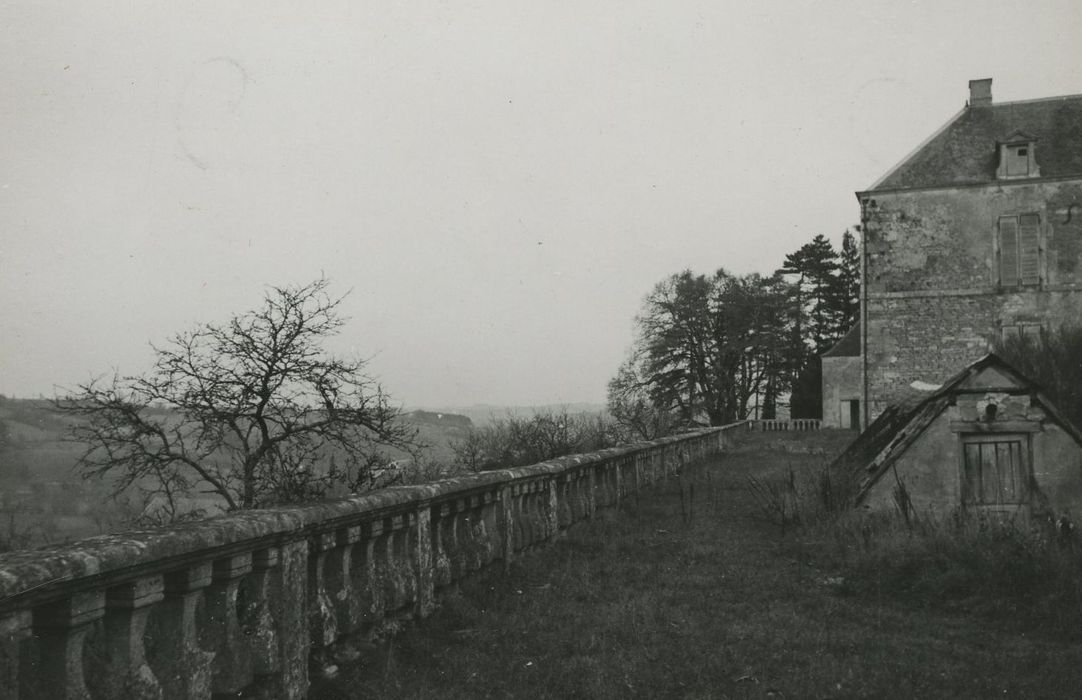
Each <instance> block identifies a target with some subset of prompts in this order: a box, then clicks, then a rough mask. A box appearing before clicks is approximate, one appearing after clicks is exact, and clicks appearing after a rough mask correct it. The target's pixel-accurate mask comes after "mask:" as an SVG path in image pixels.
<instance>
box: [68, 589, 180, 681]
mask: <svg viewBox="0 0 1082 700" xmlns="http://www.w3.org/2000/svg"><path fill="white" fill-rule="evenodd" d="M163 588H164V586H163V581H162V577H161V576H148V577H146V578H140V579H136V580H134V581H131V582H130V583H126V584H123V585H120V586H115V587H113V588H110V589H109V590H108V591H107V592H106V594H105V621H104V623H103V625H102V629H101V635H100V638H99V641H98V645H99V648H100V650H101V656H102V658H101V662H102V663H101V665H100V666H99V667H97V668H93V669H89V671H90V672H89V673H88V674H87V676H88V678H87V685H88V686H89V687H90V690H91V692H92V693H93V695H94V696H95V697H99V698H131V699H132V700H142V699H143V698H153V699H155V700H157V699H158V698H161V697H162V689H161V686H160V685H159V684H158V679H157V678H155V677H154V673H153V672H152V671H151V670H150V666H148V665H147V662H146V653H145V649H144V646H143V636H144V633H145V632H146V623H147V615H148V614H149V613H150V610H151V607H150V606H152V605H154V604H156V603H159V602H161V601H162V600H163V599H164V598H165V595H164V594H163Z"/></svg>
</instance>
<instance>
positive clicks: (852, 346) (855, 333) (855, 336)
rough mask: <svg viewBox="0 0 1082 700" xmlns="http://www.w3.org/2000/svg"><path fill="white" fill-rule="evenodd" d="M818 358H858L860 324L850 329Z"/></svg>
mask: <svg viewBox="0 0 1082 700" xmlns="http://www.w3.org/2000/svg"><path fill="white" fill-rule="evenodd" d="M820 357H860V323H859V322H858V323H857V324H856V325H855V326H853V327H852V328H850V329H849V332H848V333H846V334H845V335H843V336H842V339H841V340H839V341H838V342H837V343H834V346H833V347H832V348H830V349H829V350H827V351H826V352H824V353H823V354H822V355H820Z"/></svg>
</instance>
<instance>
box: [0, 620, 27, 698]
mask: <svg viewBox="0 0 1082 700" xmlns="http://www.w3.org/2000/svg"><path fill="white" fill-rule="evenodd" d="M32 625H33V616H32V615H31V614H30V611H29V610H20V611H18V612H15V613H11V614H10V615H7V616H5V617H3V618H0V697H4V698H11V700H18V698H19V663H20V658H21V657H22V648H23V643H24V642H25V641H26V640H27V639H29V638H30V630H31V626H32Z"/></svg>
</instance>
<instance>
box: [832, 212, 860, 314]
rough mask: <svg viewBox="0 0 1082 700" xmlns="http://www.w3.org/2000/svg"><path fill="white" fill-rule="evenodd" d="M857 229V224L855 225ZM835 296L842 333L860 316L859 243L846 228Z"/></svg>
mask: <svg viewBox="0 0 1082 700" xmlns="http://www.w3.org/2000/svg"><path fill="white" fill-rule="evenodd" d="M857 230H858V231H859V230H860V228H859V226H858V227H857ZM837 279H838V284H837V298H836V299H835V302H834V303H835V305H836V307H837V309H838V313H839V318H840V326H839V329H840V331H841V333H842V334H845V333H848V332H849V329H850V328H852V327H853V326H855V325H856V324H857V321H858V320H859V317H860V244H859V243H857V239H856V237H855V236H854V235H853V234H852V233H851V232H849V231H848V230H847V231H846V232H845V233H843V234H842V252H841V259H840V261H839V263H838V278H837Z"/></svg>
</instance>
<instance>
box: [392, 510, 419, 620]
mask: <svg viewBox="0 0 1082 700" xmlns="http://www.w3.org/2000/svg"><path fill="white" fill-rule="evenodd" d="M399 517H400V518H401V523H402V525H401V527H399V528H398V532H397V534H396V537H395V549H394V551H395V558H394V562H395V568H396V569H397V570H398V581H399V584H398V585H399V588H398V596H399V597H398V609H399V610H401V609H402V608H407V607H409V606H410V604H411V603H413V604H414V606H415V605H416V602H417V590H418V585H417V565H416V557H415V555H416V552H417V550H416V545H417V538H416V534H415V533H416V531H417V513H416V512H412V513H407V514H405V515H402V516H399ZM410 612H413V610H410Z"/></svg>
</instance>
